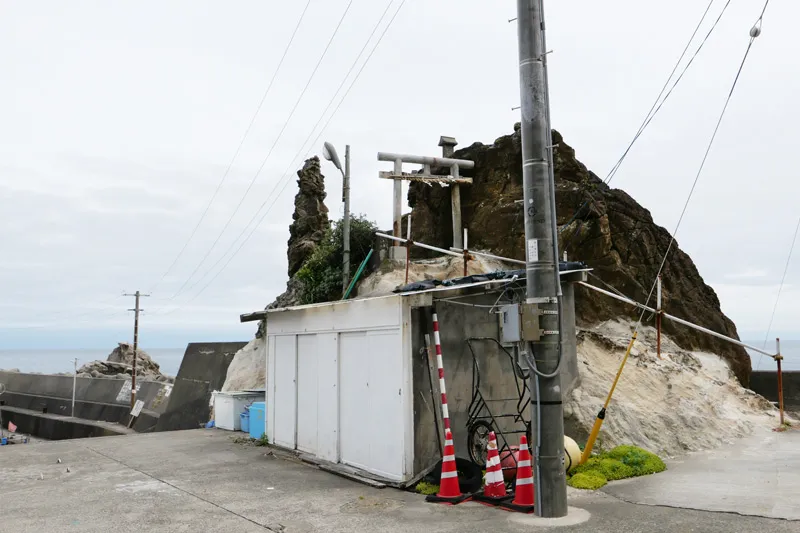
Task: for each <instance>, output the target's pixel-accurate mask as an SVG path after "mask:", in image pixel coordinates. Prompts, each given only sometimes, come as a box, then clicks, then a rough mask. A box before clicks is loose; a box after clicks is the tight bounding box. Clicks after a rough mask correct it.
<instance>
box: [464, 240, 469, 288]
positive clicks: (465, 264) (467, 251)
mask: <svg viewBox="0 0 800 533" xmlns="http://www.w3.org/2000/svg"><path fill="white" fill-rule="evenodd" d="M468 265H469V249H468V245H467V228H464V277H467V276H468V275H469V270H468V268H467V267H468Z"/></svg>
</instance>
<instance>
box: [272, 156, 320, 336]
mask: <svg viewBox="0 0 800 533" xmlns="http://www.w3.org/2000/svg"><path fill="white" fill-rule="evenodd" d="M297 188H298V191H297V194H296V195H295V197H294V213H293V214H292V220H293V222H292V224H291V226H289V242H288V247H287V256H288V260H289V281H288V282H287V283H286V291H285V292H284V293H283V294H281V295H280V296H278V297H277V298H276V299H275V301H274V302H272V303H271V304H269V305H268V306H267V309H274V308H277V307H289V306H292V305H297V304H298V303H299V302H300V289H301V285H300V282H299V281H298V280H297V279H296V278H295V277H294V275H295V274H296V273H297V271H298V270H300V267H302V266H303V263H305V262H306V260H307V259H308V258H309V257H311V254H312V253H314V250H315V249H316V248H317V246H318V245H319V243H320V242H322V239H323V238H324V237H325V232H326V231H327V230H328V227H329V226H330V220H328V208H327V206H326V205H325V197H326V196H327V193H326V192H325V176H323V175H322V172H321V170H320V163H319V157H316V156H314V157H312V158H311V159H307V160H306V162H305V164H304V165H303V168H301V169H300V170H298V171H297ZM263 335H264V324H263V322H261V323H259V326H258V330H257V331H256V338H257V339H260V338H261V337H262V336H263Z"/></svg>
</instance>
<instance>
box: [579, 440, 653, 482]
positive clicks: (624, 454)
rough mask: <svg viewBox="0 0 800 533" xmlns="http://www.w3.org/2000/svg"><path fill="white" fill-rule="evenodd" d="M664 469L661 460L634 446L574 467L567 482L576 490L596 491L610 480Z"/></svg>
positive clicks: (625, 447) (607, 453)
mask: <svg viewBox="0 0 800 533" xmlns="http://www.w3.org/2000/svg"><path fill="white" fill-rule="evenodd" d="M666 469H667V466H666V465H665V464H664V461H662V460H661V459H660V458H659V457H658V456H657V455H656V454H654V453H651V452H648V451H647V450H643V449H642V448H637V447H636V446H617V447H616V448H614V449H613V450H611V451H610V452H603V453H600V454H597V455H594V456H592V457H590V458H589V459H588V460H587V461H586V462H585V463H583V464H582V465H579V466H577V467H575V469H574V470H573V471H572V477H570V478H569V479H568V480H567V483H569V485H570V486H571V487H575V488H578V489H589V490H596V489H599V488H600V487H602V486H603V485H605V484H606V483H607V482H609V481H615V480H618V479H625V478H629V477H637V476H644V475H647V474H655V473H657V472H663V471H664V470H666Z"/></svg>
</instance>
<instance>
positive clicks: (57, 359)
mask: <svg viewBox="0 0 800 533" xmlns="http://www.w3.org/2000/svg"><path fill="white" fill-rule="evenodd" d="M745 342H747V344H750V345H752V346H761V345H762V344H763V341H760V342H759V341H745ZM771 349H774V345H768V346H767V350H768V351H769V350H771ZM144 351H146V352H147V354H148V355H150V357H152V358H153V359H154V360H155V361H156V363H158V364H159V365H160V367H161V372H162V373H164V374H166V375H168V376H176V375H177V374H178V369H179V368H180V365H181V361H182V360H183V354H184V352H185V351H186V349H185V348H148V349H146V350H144ZM781 352H782V354H783V357H784V359H783V369H784V370H800V340H787V341H781ZM109 353H110V352H109V351H108V350H102V349H86V350H81V349H69V350H37V349H27V350H23V349H20V350H16V349H14V350H0V370H11V369H19V371H20V372H36V373H40V374H59V373H63V372H72V370H73V360H74V359H75V358H77V359H78V368H80V367H81V365H83V364H85V363H88V362H90V361H95V360H106V359H107V358H108V355H109ZM748 354H749V355H750V359H751V360H752V362H753V370H765V371H770V370H775V369H776V367H775V362H774V361H772V359H770V358H769V357H768V356H766V355H765V356H761V355H760V354H758V353H751V352H750V351H748Z"/></svg>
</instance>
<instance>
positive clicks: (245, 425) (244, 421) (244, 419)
mask: <svg viewBox="0 0 800 533" xmlns="http://www.w3.org/2000/svg"><path fill="white" fill-rule="evenodd" d="M239 419H240V422H241V425H242V431H244V432H245V433H250V413H248V412H247V411H245V412H244V413H241V414H240V415H239Z"/></svg>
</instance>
